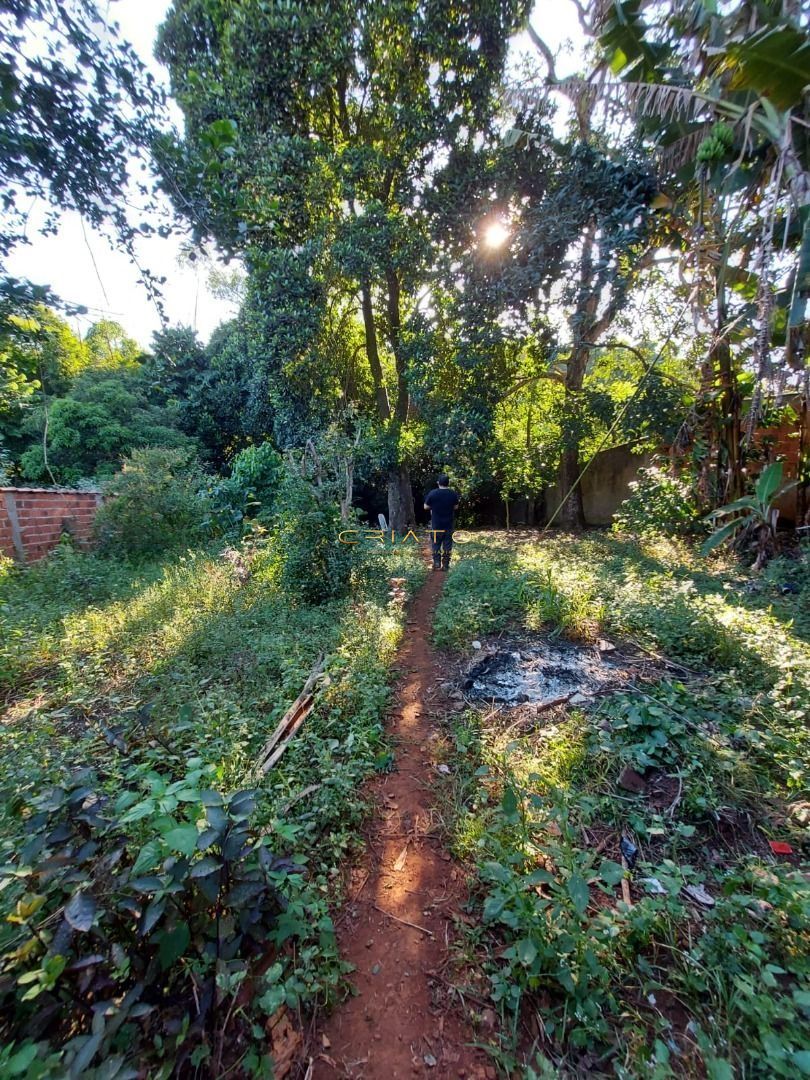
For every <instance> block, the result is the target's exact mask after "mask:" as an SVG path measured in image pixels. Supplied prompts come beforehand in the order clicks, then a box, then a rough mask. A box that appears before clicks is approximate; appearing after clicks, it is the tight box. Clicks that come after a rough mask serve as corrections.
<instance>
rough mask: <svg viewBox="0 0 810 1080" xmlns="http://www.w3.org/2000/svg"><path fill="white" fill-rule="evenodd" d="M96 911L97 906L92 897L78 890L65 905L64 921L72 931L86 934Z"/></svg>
mask: <svg viewBox="0 0 810 1080" xmlns="http://www.w3.org/2000/svg"><path fill="white" fill-rule="evenodd" d="M96 910H97V906H96V902H95V900H94V899H93V897H92V896H90V895H89V894H88V893H85V892H82V891H81V889H80V890H79V891H78V892H76V893H74V894H73V896H71V898H70V900H69V901H68V903H67V904H66V905H65V919H66V920H67V922H68V925H69V926H72V927H73V929H74V930H78V931H80V932H82V933H86V932H87V931H88V930H89V929H90V927H91V926H92V925H93V919H94V918H95V915H96Z"/></svg>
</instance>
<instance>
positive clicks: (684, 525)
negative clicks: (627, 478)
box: [613, 465, 698, 536]
mask: <svg viewBox="0 0 810 1080" xmlns="http://www.w3.org/2000/svg"><path fill="white" fill-rule="evenodd" d="M630 489H631V491H632V494H631V495H629V496H628V497H627V498H626V499H625V500H624V502H623V503H622V504H621V506H620V507H619V509H618V510H617V511H616V513H615V515H614V518H613V531H614V532H617V533H628V534H629V535H630V536H649V535H652V534H655V533H665V534H666V535H668V536H673V535H678V534H682V533H688V532H691V531H692V529H693V528H694V525H695V522H696V521H697V518H698V507H697V503H696V502H695V498H694V495H693V494H692V489H691V487H690V485H689V483H688V482H687V481H685V480H683V479H681V477H679V476H673V475H672V473H670V472H668V471H667V470H666V469H664V468H662V467H661V466H660V465H649V466H648V467H647V468H646V469H639V474H638V480H633V481H632V482H631V483H630Z"/></svg>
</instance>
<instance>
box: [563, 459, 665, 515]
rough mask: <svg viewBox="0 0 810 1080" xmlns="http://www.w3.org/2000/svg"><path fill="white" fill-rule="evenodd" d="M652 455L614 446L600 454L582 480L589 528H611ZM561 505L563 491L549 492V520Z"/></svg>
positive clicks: (583, 498)
mask: <svg viewBox="0 0 810 1080" xmlns="http://www.w3.org/2000/svg"><path fill="white" fill-rule="evenodd" d="M651 460H652V454H648V453H644V454H634V453H633V452H632V447H631V446H614V447H612V448H611V449H610V450H603V451H602V452H601V453H600V454H597V455H596V457H595V458H594V460H593V462H592V463H591V464H590V466H589V467H588V470H587V472H586V473H585V475H584V476H583V478H582V503H583V507H584V510H585V521H586V523H587V524H588V525H609V524H610V523H611V521H612V520H613V515H614V514H615V513H616V511H617V510H618V508H619V506H621V504H622V503H623V502H624V500H625V499H626V498H627V496H628V495H629V494H630V481H631V480H635V479H636V476H637V474H638V470H639V469H640V468H642V467H643V466H645V465H649V464H650V461H651ZM559 502H560V492H559V488H558V487H557V486H556V485H555V486H554V487H550V488H548V490H547V491H546V513H545V519H546V521H548V519H549V518H550V517H551V515H552V514H553V513H554V511H555V510H556V509H557V506H558V505H559Z"/></svg>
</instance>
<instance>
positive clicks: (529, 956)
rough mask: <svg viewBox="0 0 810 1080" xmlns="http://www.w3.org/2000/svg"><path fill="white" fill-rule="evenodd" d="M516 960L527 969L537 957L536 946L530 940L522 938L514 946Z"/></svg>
mask: <svg viewBox="0 0 810 1080" xmlns="http://www.w3.org/2000/svg"><path fill="white" fill-rule="evenodd" d="M515 948H516V951H517V958H518V960H519V961H520V962H521V964H523V966H524V967H528V966H529V964H531V963H532V962H533V961H534V959H535V958H536V956H537V946H536V945H535V943H534V942H533V941H532V940H531V938H523V939H522V940H521V941H519V942H518V943H517V945H516V946H515Z"/></svg>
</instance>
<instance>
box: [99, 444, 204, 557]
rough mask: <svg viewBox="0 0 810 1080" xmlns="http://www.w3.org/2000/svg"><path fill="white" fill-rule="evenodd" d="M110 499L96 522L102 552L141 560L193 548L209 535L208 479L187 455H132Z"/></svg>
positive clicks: (154, 450) (152, 452) (153, 450)
mask: <svg viewBox="0 0 810 1080" xmlns="http://www.w3.org/2000/svg"><path fill="white" fill-rule="evenodd" d="M108 493H109V494H110V495H111V496H112V497H111V498H109V499H108V500H107V502H106V503H105V504H104V506H103V507H102V508H101V510H99V513H98V515H97V517H96V533H97V535H98V538H99V541H100V544H101V547H102V549H103V550H107V551H110V552H113V553H115V554H118V555H125V556H135V557H139V558H140V557H143V556H148V555H154V554H156V553H158V552H161V551H168V550H171V549H173V548H177V547H181V546H183V545H187V546H192V545H194V544H196V543H198V542H199V541H200V540H201V539H203V538H204V536H205V535H206V534H207V532H208V531H209V528H210V519H211V502H210V497H209V495H208V490H207V482H206V477H205V474H204V473H203V471H202V469H201V467H200V464H199V462H198V461H197V459H196V457H195V456H194V455H193V454H192V453H191V452H189V451H188V450H175V449H162V448H159V447H149V448H147V449H143V450H133V451H132V453H131V454H130V455H129V457H128V458H127V459H126V460H125V461H124V464H123V468H122V469H121V472H119V473H117V474H116V475H115V476H114V477H113V479H112V480H111V481H110V483H109V485H108Z"/></svg>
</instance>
